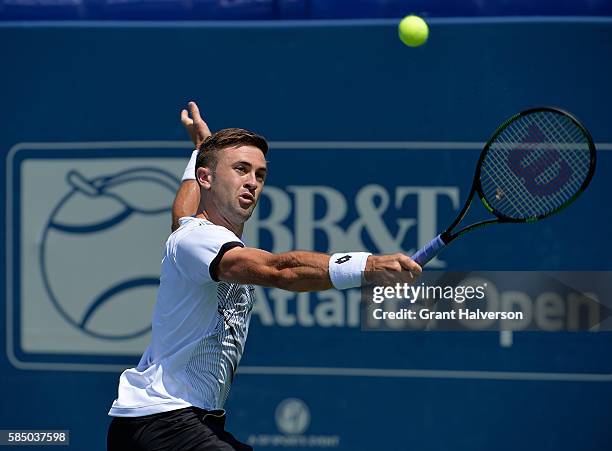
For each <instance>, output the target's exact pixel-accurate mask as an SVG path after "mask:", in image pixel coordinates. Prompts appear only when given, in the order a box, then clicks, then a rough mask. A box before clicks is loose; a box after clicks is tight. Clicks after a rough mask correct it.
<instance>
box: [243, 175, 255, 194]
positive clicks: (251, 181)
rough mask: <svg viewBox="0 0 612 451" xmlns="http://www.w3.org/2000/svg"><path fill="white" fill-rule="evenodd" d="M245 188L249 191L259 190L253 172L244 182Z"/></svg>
mask: <svg viewBox="0 0 612 451" xmlns="http://www.w3.org/2000/svg"><path fill="white" fill-rule="evenodd" d="M244 187H245V188H247V189H249V190H254V189H256V188H257V177H255V174H254V173H253V172H251V173H249V175H248V176H247V179H246V180H245V182H244Z"/></svg>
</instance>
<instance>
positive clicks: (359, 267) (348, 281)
mask: <svg viewBox="0 0 612 451" xmlns="http://www.w3.org/2000/svg"><path fill="white" fill-rule="evenodd" d="M370 255H372V254H370V253H369V252H344V253H340V254H334V255H332V256H331V257H330V258H329V278H330V279H331V283H332V285H333V286H334V288H337V289H338V290H345V289H347V288H356V287H360V286H361V276H362V274H363V272H364V271H365V267H366V262H367V260H368V256H370Z"/></svg>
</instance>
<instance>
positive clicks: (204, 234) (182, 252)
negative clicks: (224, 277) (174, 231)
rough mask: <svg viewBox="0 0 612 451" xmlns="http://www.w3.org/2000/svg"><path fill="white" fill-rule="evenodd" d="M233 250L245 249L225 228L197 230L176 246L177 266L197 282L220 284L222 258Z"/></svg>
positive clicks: (202, 228)
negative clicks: (237, 248) (236, 248)
mask: <svg viewBox="0 0 612 451" xmlns="http://www.w3.org/2000/svg"><path fill="white" fill-rule="evenodd" d="M235 247H244V243H242V241H240V239H239V238H238V237H237V236H236V235H234V234H233V233H232V232H230V231H229V230H227V229H226V228H225V227H221V226H216V225H206V226H201V227H197V228H196V229H195V230H193V231H191V233H189V234H188V235H187V236H185V237H183V238H182V239H181V240H180V242H179V243H178V244H177V247H176V265H177V267H178V269H179V271H180V272H182V273H183V274H185V275H186V276H187V277H189V278H190V279H191V280H193V281H194V282H196V283H199V284H205V283H208V282H212V281H214V282H219V263H220V262H221V258H222V257H223V255H224V254H225V253H226V252H227V251H229V250H230V249H233V248H235Z"/></svg>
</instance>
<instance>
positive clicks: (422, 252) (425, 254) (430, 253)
mask: <svg viewBox="0 0 612 451" xmlns="http://www.w3.org/2000/svg"><path fill="white" fill-rule="evenodd" d="M445 246H446V243H445V242H444V240H442V235H438V236H437V237H435V238H434V239H433V240H431V241H430V242H429V243H427V244H426V245H425V246H423V247H422V248H421V249H419V250H418V251H417V253H416V254H414V255H413V256H412V259H413V260H414V261H415V262H417V263H418V264H419V265H420V266H425V265H426V264H427V262H429V260H431V259H432V258H434V257H435V256H436V255H438V254H439V253H440V251H441V250H442V249H444V247H445Z"/></svg>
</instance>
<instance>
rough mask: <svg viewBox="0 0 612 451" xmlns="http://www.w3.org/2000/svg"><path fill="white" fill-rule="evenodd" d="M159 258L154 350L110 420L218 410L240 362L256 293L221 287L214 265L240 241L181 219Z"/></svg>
mask: <svg viewBox="0 0 612 451" xmlns="http://www.w3.org/2000/svg"><path fill="white" fill-rule="evenodd" d="M180 225H181V226H180V227H179V228H178V229H177V230H176V231H175V232H174V233H173V234H172V235H170V237H169V238H168V241H167V242H166V248H165V251H164V255H163V258H162V265H161V278H160V285H159V292H158V294H157V303H156V304H155V309H154V311H153V321H152V333H151V343H150V344H149V347H148V348H147V349H146V351H145V352H144V354H143V356H142V358H141V359H140V363H139V364H138V366H137V367H136V368H131V369H128V370H125V371H124V372H123V374H122V375H121V377H120V379H119V397H118V398H117V399H116V400H115V402H114V403H113V405H112V407H111V409H110V412H109V415H111V416H118V417H124V416H125V417H133V416H143V415H150V414H153V413H160V412H167V411H170V410H175V409H180V408H183V407H189V406H196V407H200V408H202V409H207V410H214V409H221V408H222V407H223V404H224V403H225V401H226V399H227V395H228V393H229V389H230V386H231V384H232V380H233V377H234V373H235V372H236V368H237V367H238V363H239V362H240V358H241V357H242V352H243V350H244V344H245V341H246V337H247V333H248V329H249V321H250V317H251V310H252V308H253V302H254V296H253V291H254V288H253V287H252V286H250V285H239V284H235V283H227V282H219V279H218V278H217V272H218V265H219V262H220V260H221V257H222V256H223V254H224V253H225V252H227V251H228V250H229V249H232V248H234V247H236V246H241V247H243V246H244V244H243V243H242V241H241V240H240V239H239V238H238V237H237V236H236V235H234V234H233V233H232V232H230V231H229V230H228V229H226V228H225V227H221V226H218V225H215V224H213V223H211V222H209V221H206V220H204V219H197V218H181V219H180Z"/></svg>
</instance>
